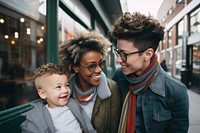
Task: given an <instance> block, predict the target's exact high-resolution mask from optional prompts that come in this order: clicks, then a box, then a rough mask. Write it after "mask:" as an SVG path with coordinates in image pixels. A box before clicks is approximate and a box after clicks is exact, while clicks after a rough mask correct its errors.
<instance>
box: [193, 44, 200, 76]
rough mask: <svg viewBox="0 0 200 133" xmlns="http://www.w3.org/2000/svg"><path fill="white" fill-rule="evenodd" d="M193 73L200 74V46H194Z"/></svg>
mask: <svg viewBox="0 0 200 133" xmlns="http://www.w3.org/2000/svg"><path fill="white" fill-rule="evenodd" d="M192 67H193V72H194V73H200V46H195V45H194V46H193V62H192Z"/></svg>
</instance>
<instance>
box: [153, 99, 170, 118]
mask: <svg viewBox="0 0 200 133" xmlns="http://www.w3.org/2000/svg"><path fill="white" fill-rule="evenodd" d="M153 119H154V120H155V121H158V122H161V121H167V120H169V119H171V111H170V110H169V109H168V107H167V105H166V104H165V102H163V101H162V100H161V101H159V102H158V101H157V102H155V103H154V108H153Z"/></svg>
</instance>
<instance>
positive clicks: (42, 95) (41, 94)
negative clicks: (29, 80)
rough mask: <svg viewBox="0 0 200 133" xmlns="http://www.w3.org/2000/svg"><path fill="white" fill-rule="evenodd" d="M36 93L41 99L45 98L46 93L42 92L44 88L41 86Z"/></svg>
mask: <svg viewBox="0 0 200 133" xmlns="http://www.w3.org/2000/svg"><path fill="white" fill-rule="evenodd" d="M38 95H39V96H40V98H42V99H46V98H47V97H46V93H45V92H44V90H43V89H42V88H39V89H38Z"/></svg>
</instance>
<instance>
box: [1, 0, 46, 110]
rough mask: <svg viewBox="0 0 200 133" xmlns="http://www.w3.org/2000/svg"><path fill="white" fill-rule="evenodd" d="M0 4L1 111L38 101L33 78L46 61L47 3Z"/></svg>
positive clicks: (40, 0) (25, 0)
mask: <svg viewBox="0 0 200 133" xmlns="http://www.w3.org/2000/svg"><path fill="white" fill-rule="evenodd" d="M2 3H3V6H2V5H0V8H1V10H0V111H1V110H5V109H8V108H11V107H15V106H18V105H21V104H25V103H28V102H29V101H32V100H35V99H36V98H38V95H37V93H36V90H35V88H34V85H33V81H32V76H33V71H34V70H35V68H36V67H38V66H39V65H41V64H44V63H45V62H46V29H45V27H46V15H45V14H46V12H45V11H46V1H44V0H18V1H15V0H8V1H4V2H2Z"/></svg>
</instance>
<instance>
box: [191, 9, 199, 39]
mask: <svg viewBox="0 0 200 133" xmlns="http://www.w3.org/2000/svg"><path fill="white" fill-rule="evenodd" d="M199 32H200V8H198V9H197V10H196V11H194V12H193V13H191V14H190V33H191V35H192V34H195V33H199Z"/></svg>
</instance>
